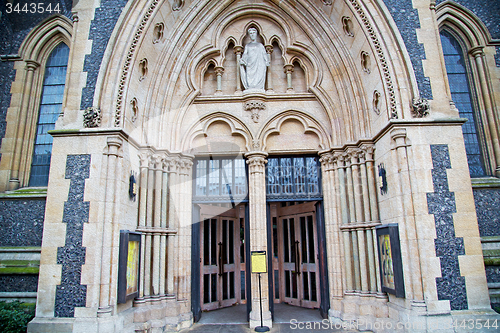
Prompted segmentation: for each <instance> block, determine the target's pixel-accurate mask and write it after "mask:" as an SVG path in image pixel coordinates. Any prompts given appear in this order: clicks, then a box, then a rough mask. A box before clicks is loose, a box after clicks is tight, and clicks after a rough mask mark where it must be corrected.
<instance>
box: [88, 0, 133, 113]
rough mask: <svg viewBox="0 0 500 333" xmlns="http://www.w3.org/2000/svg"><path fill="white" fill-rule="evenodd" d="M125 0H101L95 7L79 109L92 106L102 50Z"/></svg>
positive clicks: (102, 54) (106, 44)
mask: <svg viewBox="0 0 500 333" xmlns="http://www.w3.org/2000/svg"><path fill="white" fill-rule="evenodd" d="M126 3H127V1H126V0H102V1H101V6H100V7H99V8H96V10H95V16H94V19H93V20H92V23H91V24H90V32H89V40H92V52H91V53H90V54H87V55H86V56H85V63H84V65H83V71H84V72H87V85H86V87H85V88H83V89H82V102H81V105H80V109H82V110H83V109H86V108H88V107H91V106H93V102H94V92H95V85H96V82H97V76H98V75H99V69H100V67H101V62H102V57H103V56H104V51H105V50H106V47H107V46H108V41H109V38H110V36H111V33H112V32H113V29H114V28H115V24H116V21H117V20H118V17H119V16H120V14H121V12H122V9H123V6H125V4H126Z"/></svg>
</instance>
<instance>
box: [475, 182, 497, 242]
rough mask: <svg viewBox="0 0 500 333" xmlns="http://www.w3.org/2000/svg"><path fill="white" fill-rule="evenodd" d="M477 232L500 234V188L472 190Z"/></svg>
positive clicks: (482, 234)
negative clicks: (477, 226)
mask: <svg viewBox="0 0 500 333" xmlns="http://www.w3.org/2000/svg"><path fill="white" fill-rule="evenodd" d="M474 202H475V204H476V214H477V222H478V224H479V234H480V235H481V237H485V236H500V214H498V212H500V189H476V190H474Z"/></svg>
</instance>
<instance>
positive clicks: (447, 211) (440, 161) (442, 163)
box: [427, 145, 468, 310]
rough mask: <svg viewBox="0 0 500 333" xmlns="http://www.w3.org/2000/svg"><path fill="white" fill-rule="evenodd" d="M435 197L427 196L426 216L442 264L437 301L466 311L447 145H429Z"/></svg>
mask: <svg viewBox="0 0 500 333" xmlns="http://www.w3.org/2000/svg"><path fill="white" fill-rule="evenodd" d="M431 155H432V165H433V169H432V183H433V186H434V193H427V206H428V208H429V214H433V215H434V222H435V224H436V236H437V238H436V239H435V240H434V246H435V249H436V256H437V257H439V259H440V262H441V277H437V278H436V286H437V293H438V299H439V300H449V301H450V306H451V309H452V310H465V309H468V303H467V290H466V286H465V278H464V277H463V276H461V275H460V267H459V263H458V256H459V255H465V248H464V241H463V238H462V237H458V238H457V237H455V226H454V224H453V213H456V211H457V210H456V202H455V194H454V193H453V192H450V191H449V188H448V176H447V174H446V169H451V163H450V154H449V151H448V145H431Z"/></svg>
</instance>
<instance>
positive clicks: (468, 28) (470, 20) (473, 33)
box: [436, 0, 500, 48]
mask: <svg viewBox="0 0 500 333" xmlns="http://www.w3.org/2000/svg"><path fill="white" fill-rule="evenodd" d="M436 18H437V21H438V25H439V27H440V28H443V27H448V28H449V29H451V30H453V31H455V33H460V34H461V37H462V39H463V40H464V41H465V42H467V43H469V44H468V45H467V47H468V48H474V47H477V46H487V45H497V46H498V45H500V40H495V39H492V37H491V34H490V32H489V31H488V28H486V26H485V25H484V23H483V22H482V21H481V20H480V19H479V18H478V17H477V16H476V15H475V14H474V13H473V12H471V11H470V10H469V9H467V8H465V7H464V6H462V5H460V4H457V3H456V2H454V1H450V0H447V1H444V2H442V3H440V4H439V5H437V6H436Z"/></svg>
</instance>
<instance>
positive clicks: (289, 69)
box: [283, 64, 293, 93]
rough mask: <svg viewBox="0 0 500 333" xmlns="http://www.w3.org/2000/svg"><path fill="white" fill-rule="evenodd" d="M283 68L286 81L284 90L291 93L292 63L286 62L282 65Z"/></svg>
mask: <svg viewBox="0 0 500 333" xmlns="http://www.w3.org/2000/svg"><path fill="white" fill-rule="evenodd" d="M283 68H284V69H285V73H286V83H287V88H286V92H287V93H292V92H293V85H292V73H293V65H292V64H288V65H285V66H283Z"/></svg>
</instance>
